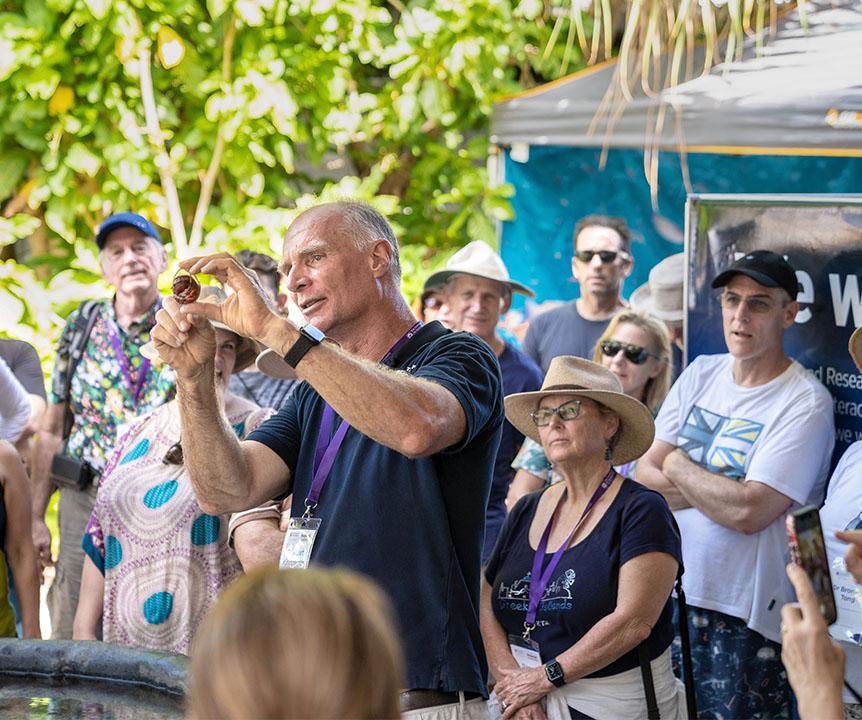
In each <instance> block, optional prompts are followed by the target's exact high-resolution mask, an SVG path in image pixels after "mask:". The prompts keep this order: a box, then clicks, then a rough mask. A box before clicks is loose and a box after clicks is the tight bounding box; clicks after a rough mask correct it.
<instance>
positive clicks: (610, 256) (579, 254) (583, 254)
mask: <svg viewBox="0 0 862 720" xmlns="http://www.w3.org/2000/svg"><path fill="white" fill-rule="evenodd" d="M596 255H598V256H599V260H601V261H602V265H607V264H608V263H612V262H613V261H614V260H616V259H617V257H618V256H619V257H621V258H622V259H623V260H628V258H629V254H628V253H627V252H623V251H622V250H619V251H617V250H576V251H575V257H576V258H577V259H578V260H580V261H581V262H583V263H588V262H592V261H593V258H594V257H595V256H596Z"/></svg>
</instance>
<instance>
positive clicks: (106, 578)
mask: <svg viewBox="0 0 862 720" xmlns="http://www.w3.org/2000/svg"><path fill="white" fill-rule="evenodd" d="M224 297H225V295H224V293H223V292H222V291H221V290H219V289H218V288H215V287H205V288H203V289H202V291H201V298H202V300H201V302H221V301H223V300H224ZM213 325H214V327H213V336H214V337H213V342H214V343H215V345H216V354H215V368H214V372H215V390H216V393H217V395H218V397H219V399H220V400H221V406H222V410H223V412H224V415H225V417H226V419H227V421H228V423H230V425H231V426H232V427H233V429H234V431H235V432H236V433H237V435H239V436H241V437H243V436H245V435H247V434H248V433H249V432H251V431H252V430H253V429H254V428H255V427H256V426H257V425H258V424H260V423H261V422H262V421H263V420H265V419H266V418H267V417H268V416H269V415H271V414H272V411H271V410H261V409H260V408H259V407H258V406H257V405H255V404H253V403H251V402H249V401H248V400H245V399H243V398H239V397H237V396H235V395H233V394H231V393H230V392H229V391H228V382H229V380H230V376H231V373H234V372H239V371H240V370H242V369H244V368H246V367H248V366H249V365H250V364H251V363H253V362H254V359H255V356H256V354H257V350H256V347H255V345H254V343H253V342H252V341H251V340H248V339H247V338H241V337H239V336H238V335H236V334H235V333H233V332H231V331H230V330H228V329H226V327H225V326H222V325H220V324H216V323H213ZM141 354H142V355H144V356H145V357H150V359H156V358H157V357H158V355H157V353H156V351H155V349H154V348H153V346H152V344H151V343H147V344H146V345H144V346H143V347H142V348H141ZM226 537H227V518H226V517H217V516H213V515H207V514H206V513H204V512H203V510H201V508H200V506H199V505H198V503H197V500H196V499H195V496H194V494H193V492H192V488H191V483H190V481H189V478H188V473H187V472H186V469H185V466H184V465H183V453H182V444H181V438H180V416H179V407H178V404H177V401H176V400H172V401H171V402H169V403H166V404H165V405H162V406H161V407H159V408H157V409H156V410H154V411H152V412H151V413H148V414H147V415H143V416H141V417H140V418H137V419H136V420H133V421H132V422H131V423H130V424H129V426H128V427H127V429H126V430H125V432H123V433H121V436H120V439H119V441H118V443H117V445H116V447H115V448H114V451H113V453H112V455H111V457H110V459H109V461H108V464H107V466H106V468H105V472H104V474H103V475H102V481H101V483H100V485H99V492H98V495H97V496H96V504H95V506H94V508H93V514H92V515H91V517H90V521H89V523H88V525H87V529H86V531H85V533H84V539H83V543H82V545H83V548H84V552H85V555H86V557H85V558H84V570H83V573H82V576H81V594H80V598H79V600H78V609H77V613H76V615H75V622H74V627H73V636H74V638H75V639H76V640H94V639H96V638H97V629H98V625H99V620H100V619H101V621H102V627H103V637H104V639H105V640H106V641H108V642H113V643H117V644H120V645H131V646H138V647H145V648H150V649H153V650H165V651H169V652H178V653H184V654H185V653H188V648H189V643H190V641H191V638H192V636H193V635H194V632H195V630H196V628H197V626H198V625H199V624H200V622H201V621H202V620H203V616H204V613H205V612H206V610H207V608H209V607H210V605H212V603H213V602H214V601H215V598H216V596H217V595H218V594H219V592H220V591H221V589H222V588H223V587H224V586H225V585H226V584H227V583H228V582H230V581H231V580H233V579H234V578H235V577H236V576H237V575H239V574H240V573H241V572H242V568H241V566H240V563H239V560H238V559H237V557H236V554H235V553H234V551H233V550H232V549H230V548H229V547H228V546H227V543H226Z"/></svg>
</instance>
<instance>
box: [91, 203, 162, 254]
mask: <svg viewBox="0 0 862 720" xmlns="http://www.w3.org/2000/svg"><path fill="white" fill-rule="evenodd" d="M121 227H133V228H135V229H136V230H140V231H141V232H142V233H143V234H144V235H146V236H147V237H151V238H155V239H156V240H158V241H159V242H161V241H162V238H161V236H160V235H159V231H158V230H156V226H155V225H153V224H152V223H151V222H150V221H149V220H147V219H146V218H145V217H142V216H141V215H138V214H137V213H133V212H121V213H116V214H114V215H111V217H109V218H108V219H106V220H105V222H103V223H102V224H101V225H99V232H98V233H97V234H96V245H98V246H99V250H101V249H102V248H103V247H104V246H105V240H107V239H108V234H109V233H110V232H111V231H112V230H116V229H117V228H121Z"/></svg>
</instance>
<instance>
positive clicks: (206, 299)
mask: <svg viewBox="0 0 862 720" xmlns="http://www.w3.org/2000/svg"><path fill="white" fill-rule="evenodd" d="M225 300H227V295H226V294H225V291H224V290H222V289H221V288H219V287H216V286H215V285H204V286H202V287H201V294H200V296H199V297H198V299H197V302H201V303H211V304H213V305H221V304H222V303H223V302H224V301H225ZM210 323H211V324H212V326H213V327H214V328H219V329H220V330H227V331H228V332H232V333H233V334H234V335H236V336H237V337H238V338H239V339H240V342H239V345H238V346H237V348H236V359H235V360H234V363H233V371H234V372H235V373H238V372H241V371H242V370H245V369H246V368H247V367H248V366H249V365H251V364H252V363H253V362H254V360H255V358H256V357H257V354H258V347H257V344H256V343H255V342H254V340H252V339H251V338H247V337H242V336H241V335H240V334H239V333H237V332H236V330H232V329H231V328H229V327H228V326H227V325H225V324H224V323H220V322H218V321H216V320H210ZM139 352H140V353H141V355H143V356H144V357H145V358H147V360H150V361H156V360H161V358H160V357H159V352H158V350H156V346H155V344H154V343H153V341H152V340H149V341H147V342H146V343H144V344H143V345H141V349H140V351H139Z"/></svg>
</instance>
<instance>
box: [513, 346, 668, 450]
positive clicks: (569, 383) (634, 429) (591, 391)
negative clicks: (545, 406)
mask: <svg viewBox="0 0 862 720" xmlns="http://www.w3.org/2000/svg"><path fill="white" fill-rule="evenodd" d="M548 395H579V396H581V397H586V398H590V399H591V400H595V401H596V402H597V403H599V405H604V406H605V407H606V408H608V409H609V410H613V412H615V413H616V414H617V415H619V418H620V431H619V437H618V438H617V444H616V445H615V446H614V448H613V455H612V462H613V464H614V465H624V464H625V463H627V462H631V461H632V460H637V459H638V458H639V457H640V456H641V455H643V454H644V453H645V452H646V451H647V450H649V447H650V445H652V441H653V438H654V437H655V421H654V420H653V418H652V413H651V412H650V411H649V409H648V408H647V406H646V405H644V404H643V403H642V402H640V400H636V399H635V398H633V397H632V396H631V395H626V394H625V393H624V392H623V388H622V385H620V381H619V378H618V377H617V376H616V375H614V374H613V373H612V372H611V371H610V370H608V369H607V368H605V367H602V366H601V365H599V364H597V363H594V362H590V361H589V360H584V359H583V358H579V357H574V356H572V355H560V356H559V357H555V358H554V359H553V360H551V365H550V367H549V368H548V374H547V375H545V380H544V382H543V383H542V388H541V390H537V391H535V392H526V393H515V394H514V395H508V396H507V397H506V398H505V405H506V418H507V419H508V420H509V422H510V423H512V425H514V426H515V427H516V428H517V429H518V430H520V431H521V432H522V433H524V435H526V436H527V437H528V438H531V439H533V440H535V441H536V442H538V443H541V439H540V438H539V428H537V427H536V424H535V423H534V422H533V418H532V417H531V415H532V412H533V411H534V410H535V409H536V408H537V407H538V406H539V401H540V400H541V399H542V398H544V397H547V396H548Z"/></svg>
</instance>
